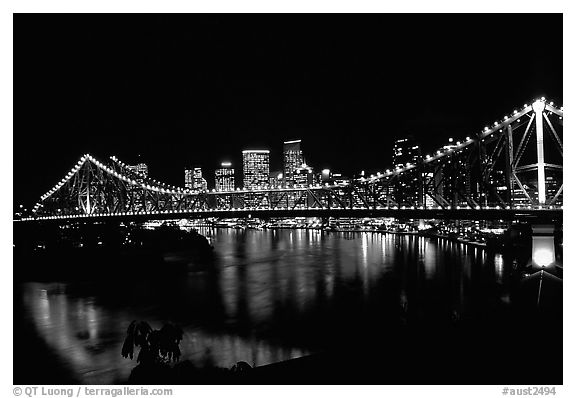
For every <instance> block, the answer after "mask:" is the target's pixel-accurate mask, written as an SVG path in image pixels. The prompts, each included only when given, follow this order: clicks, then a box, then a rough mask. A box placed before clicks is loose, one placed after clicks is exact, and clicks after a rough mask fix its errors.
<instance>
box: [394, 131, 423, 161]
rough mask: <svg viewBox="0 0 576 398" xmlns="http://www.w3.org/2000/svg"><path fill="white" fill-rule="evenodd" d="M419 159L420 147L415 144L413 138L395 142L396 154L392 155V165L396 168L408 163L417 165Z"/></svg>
mask: <svg viewBox="0 0 576 398" xmlns="http://www.w3.org/2000/svg"><path fill="white" fill-rule="evenodd" d="M419 157H420V147H419V146H418V145H417V144H416V142H414V139H413V138H412V137H407V138H402V139H399V140H396V141H394V153H393V155H392V165H393V166H394V167H398V166H404V165H405V164H406V163H412V164H415V163H416V162H417V160H418V158H419Z"/></svg>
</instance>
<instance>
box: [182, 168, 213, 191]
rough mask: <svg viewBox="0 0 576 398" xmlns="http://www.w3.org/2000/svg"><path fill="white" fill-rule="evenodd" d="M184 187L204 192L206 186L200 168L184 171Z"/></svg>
mask: <svg viewBox="0 0 576 398" xmlns="http://www.w3.org/2000/svg"><path fill="white" fill-rule="evenodd" d="M184 186H185V187H186V188H188V189H192V190H194V191H206V190H207V189H208V184H207V182H206V180H205V179H204V178H202V168H200V167H194V168H193V169H184Z"/></svg>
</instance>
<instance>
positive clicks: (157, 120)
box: [14, 14, 563, 205]
mask: <svg viewBox="0 0 576 398" xmlns="http://www.w3.org/2000/svg"><path fill="white" fill-rule="evenodd" d="M562 95H563V93H562V15H561V14H546V15H544V14H518V15H514V14H512V15H510V14H506V15H492V14H483V15H457V14H450V15H436V14H434V15H390V14H388V15H217V16H215V15H15V17H14V181H15V182H14V184H15V185H14V192H15V198H14V199H15V203H25V204H26V205H29V204H33V203H35V201H36V200H37V199H38V198H39V196H40V195H41V194H43V193H44V192H46V191H47V190H48V189H49V188H51V187H52V186H53V185H54V184H55V183H56V182H57V181H58V180H59V179H60V178H62V176H63V175H64V174H65V173H67V172H68V170H69V169H70V168H71V167H72V166H73V165H74V163H75V162H76V161H77V160H78V158H79V157H80V156H81V155H82V154H83V153H87V152H89V153H91V154H93V155H94V156H96V157H99V158H101V159H102V160H105V159H106V158H107V157H108V156H110V155H116V156H118V157H119V158H121V159H123V160H125V161H126V162H128V163H130V162H134V161H136V160H137V157H138V155H140V156H141V159H142V160H143V161H145V162H146V163H148V165H149V168H150V174H151V176H152V177H153V178H155V179H159V180H162V181H166V182H168V183H171V184H175V185H183V168H184V166H186V165H199V166H202V167H203V169H204V170H205V172H208V173H211V170H213V169H214V168H215V167H216V166H217V165H218V164H219V163H220V162H221V161H223V160H231V161H233V162H234V163H235V166H236V168H237V170H238V171H240V168H241V150H242V149H247V148H269V149H271V150H272V154H271V156H272V166H273V169H279V168H280V167H281V151H282V141H284V140H288V139H294V138H301V139H302V140H303V149H304V152H305V156H306V158H307V160H308V163H309V164H311V165H312V166H314V167H315V168H316V169H320V168H324V167H331V168H332V169H335V170H338V171H342V172H344V173H354V172H358V171H359V170H362V169H365V170H372V169H373V170H382V169H384V168H386V167H387V166H389V165H390V162H391V148H392V140H393V139H394V138H396V137H401V136H404V135H406V134H412V135H414V136H415V137H416V138H417V139H418V140H420V141H421V144H422V146H423V147H424V148H425V149H434V148H436V147H439V146H441V145H443V144H445V143H446V141H447V139H448V137H450V136H454V137H457V138H460V137H465V136H466V135H471V134H474V133H475V132H478V131H480V130H481V129H482V128H483V127H484V125H486V124H488V123H490V122H492V121H494V120H495V119H497V118H502V117H503V116H504V115H505V114H509V113H511V111H512V110H513V109H514V108H515V107H519V106H521V105H522V104H524V103H526V102H528V101H530V100H532V99H533V98H535V97H539V96H546V97H548V98H551V99H553V100H554V101H555V102H557V103H562ZM208 180H209V183H210V181H211V178H209V179H208Z"/></svg>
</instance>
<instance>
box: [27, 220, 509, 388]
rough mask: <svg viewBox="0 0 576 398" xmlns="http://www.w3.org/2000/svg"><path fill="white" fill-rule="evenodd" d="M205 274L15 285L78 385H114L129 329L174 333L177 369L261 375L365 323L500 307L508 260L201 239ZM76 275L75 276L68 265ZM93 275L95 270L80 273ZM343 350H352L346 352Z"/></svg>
mask: <svg viewBox="0 0 576 398" xmlns="http://www.w3.org/2000/svg"><path fill="white" fill-rule="evenodd" d="M199 232H200V233H202V234H203V235H205V236H207V237H208V238H209V239H210V241H211V243H212V245H213V246H214V248H215V253H216V260H215V263H214V269H213V270H199V271H190V272H188V274H179V276H178V277H175V278H168V279H166V278H157V279H156V278H150V279H148V280H141V279H138V280H136V279H135V280H134V281H131V280H128V281H127V280H125V279H122V280H115V278H114V276H110V280H109V281H106V280H104V281H103V280H102V279H101V278H100V279H94V281H92V282H91V281H83V282H49V283H44V282H42V283H41V282H25V283H23V284H22V286H21V289H19V290H18V291H19V292H21V293H19V294H21V295H22V296H21V297H20V299H21V301H22V303H23V304H22V309H23V314H22V316H23V317H24V318H25V319H26V320H27V322H29V323H30V324H32V325H33V327H34V329H35V331H36V333H37V335H38V336H39V337H40V338H41V340H43V341H44V342H45V344H46V345H47V346H48V347H49V348H50V349H51V350H52V351H53V352H54V353H55V355H56V356H57V357H58V358H59V359H60V360H61V361H62V363H64V364H65V365H66V366H67V367H68V368H69V369H70V370H71V372H73V373H74V377H76V378H77V379H78V380H80V381H81V382H82V383H88V384H111V383H125V382H126V380H127V378H128V376H129V374H130V371H131V369H132V368H133V367H134V366H135V365H136V364H135V360H132V361H131V360H129V359H124V358H122V357H121V355H120V352H121V347H122V343H123V340H124V337H125V333H126V329H127V327H128V325H129V324H130V322H131V321H132V320H135V319H137V320H145V321H147V322H149V323H150V324H151V325H152V326H153V327H155V328H160V327H161V326H162V325H163V323H164V322H173V323H177V324H179V325H181V326H182V328H183V330H184V339H183V340H182V342H181V350H182V358H181V360H190V361H192V362H193V363H194V364H196V365H197V366H204V365H216V366H221V367H227V368H229V367H230V366H232V365H233V364H235V363H236V362H238V361H246V362H248V363H249V364H250V365H255V366H260V365H265V364H270V363H275V362H278V361H283V360H287V359H291V358H298V357H301V356H305V355H307V354H309V353H313V352H316V351H321V350H323V349H325V348H328V347H331V346H332V344H333V343H334V341H335V340H339V341H342V340H346V339H352V340H353V339H358V338H359V335H358V334H356V333H348V332H349V331H350V330H354V328H356V327H358V328H360V327H362V326H361V325H364V324H365V321H367V320H368V321H370V322H373V321H374V320H375V319H376V320H379V322H380V323H381V324H382V323H386V322H390V323H394V324H406V323H410V322H427V321H433V322H435V323H438V324H442V323H450V322H453V321H454V320H455V319H463V318H467V317H468V318H470V317H472V318H473V317H477V316H480V315H479V314H481V313H484V312H486V309H487V308H489V309H498V308H506V306H508V305H509V301H510V298H509V297H510V295H509V283H510V282H509V276H508V275H509V270H510V269H511V267H512V264H511V260H510V259H507V258H504V257H503V256H502V255H501V254H496V253H487V252H486V251H485V250H483V249H479V248H474V247H471V246H466V245H464V244H461V243H455V242H449V241H447V240H443V239H436V238H424V237H419V236H413V235H392V234H380V233H372V232H357V233H343V232H322V231H317V230H264V231H263V230H235V229H214V228H206V229H200V230H199ZM79 266H81V265H79ZM86 272H87V273H89V272H97V270H86ZM348 343H354V342H353V341H351V342H348Z"/></svg>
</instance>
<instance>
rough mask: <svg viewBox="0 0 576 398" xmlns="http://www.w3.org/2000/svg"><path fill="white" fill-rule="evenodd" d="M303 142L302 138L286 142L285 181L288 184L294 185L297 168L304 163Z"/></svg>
mask: <svg viewBox="0 0 576 398" xmlns="http://www.w3.org/2000/svg"><path fill="white" fill-rule="evenodd" d="M301 142H302V140H294V141H285V142H284V181H285V182H286V185H287V186H292V185H294V175H295V173H296V170H297V169H299V168H300V167H301V166H302V164H304V155H303V154H302V148H301V147H300V144H301Z"/></svg>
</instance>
